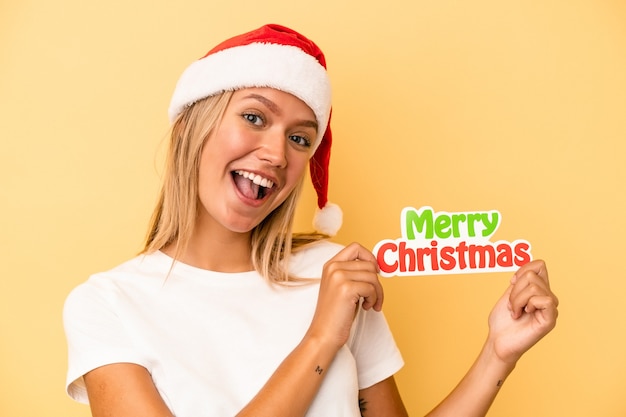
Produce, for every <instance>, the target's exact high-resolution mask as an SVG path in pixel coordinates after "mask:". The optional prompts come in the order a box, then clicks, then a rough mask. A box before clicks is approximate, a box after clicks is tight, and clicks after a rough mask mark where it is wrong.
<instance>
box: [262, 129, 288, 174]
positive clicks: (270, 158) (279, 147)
mask: <svg viewBox="0 0 626 417" xmlns="http://www.w3.org/2000/svg"><path fill="white" fill-rule="evenodd" d="M260 140H261V142H260V144H259V148H258V150H257V155H258V157H259V159H261V160H263V161H267V162H269V163H270V164H271V165H272V166H275V167H278V168H285V167H286V166H287V137H286V136H285V134H284V133H282V132H271V131H267V132H265V134H264V135H263V137H262V138H261V139H260Z"/></svg>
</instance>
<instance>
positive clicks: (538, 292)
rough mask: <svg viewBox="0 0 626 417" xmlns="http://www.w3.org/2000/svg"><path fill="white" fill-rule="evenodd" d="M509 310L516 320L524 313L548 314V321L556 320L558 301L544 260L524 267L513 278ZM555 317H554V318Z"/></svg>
mask: <svg viewBox="0 0 626 417" xmlns="http://www.w3.org/2000/svg"><path fill="white" fill-rule="evenodd" d="M511 284H512V288H511V292H510V295H509V308H510V310H511V315H512V317H513V318H514V319H517V318H519V317H521V316H522V314H523V313H524V312H526V313H530V314H532V313H535V312H536V311H537V310H542V311H545V312H546V315H547V317H546V319H552V318H556V314H557V313H556V307H557V306H558V299H557V298H556V296H555V295H554V294H553V293H552V290H551V289H550V283H549V280H548V270H547V268H546V264H545V262H544V261H542V260H536V261H533V262H529V263H528V264H526V265H524V266H522V267H521V268H520V269H519V270H518V271H517V272H516V273H515V274H514V275H513V277H512V278H511ZM552 316H554V317H552Z"/></svg>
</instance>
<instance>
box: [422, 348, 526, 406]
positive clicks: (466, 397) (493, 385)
mask: <svg viewBox="0 0 626 417" xmlns="http://www.w3.org/2000/svg"><path fill="white" fill-rule="evenodd" d="M514 368H515V364H514V363H511V364H510V363H505V362H503V361H501V360H500V359H499V358H498V357H497V355H496V354H495V353H494V350H493V345H492V344H490V343H489V342H487V343H486V344H485V346H484V347H483V349H482V351H481V352H480V355H479V356H478V358H477V359H476V361H475V362H474V364H473V365H472V367H471V368H470V370H469V371H468V372H467V374H466V375H465V376H464V377H463V379H462V380H461V381H460V382H459V384H458V385H457V386H456V387H455V388H454V390H453V391H452V392H451V393H450V394H449V395H448V396H447V397H446V398H445V399H444V400H443V401H442V402H441V403H440V404H439V405H438V406H437V407H435V408H434V409H433V410H432V411H431V412H430V413H429V414H428V416H430V417H444V416H445V417H447V416H455V417H458V416H464V417H478V416H485V415H486V414H487V411H488V410H489V407H490V406H491V404H492V403H493V400H494V399H495V397H496V395H497V394H498V392H499V391H500V388H501V386H502V384H503V383H504V381H505V379H506V378H507V376H508V375H509V374H510V373H511V372H512V371H513V369H514Z"/></svg>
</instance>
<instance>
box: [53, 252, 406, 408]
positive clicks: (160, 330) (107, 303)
mask: <svg viewBox="0 0 626 417" xmlns="http://www.w3.org/2000/svg"><path fill="white" fill-rule="evenodd" d="M340 249H341V246H339V245H336V244H332V243H328V242H322V243H319V244H316V245H314V246H313V247H311V248H309V249H306V250H304V251H302V252H300V253H298V254H296V255H294V256H293V257H292V258H293V259H292V262H291V265H290V270H291V271H292V272H293V273H294V274H296V275H297V276H302V277H319V276H321V271H322V267H323V264H324V263H325V262H326V261H327V260H328V259H330V258H331V257H332V256H334V255H335V254H336V253H337V252H338V251H339V250H340ZM318 291H319V285H318V284H317V283H314V284H307V285H297V286H288V287H287V286H280V285H271V284H269V283H268V282H267V280H265V279H264V278H262V277H261V276H260V275H259V274H258V273H256V272H243V273H218V272H212V271H207V270H203V269H199V268H195V267H192V266H189V265H185V264H182V263H180V262H176V263H175V264H174V266H173V267H172V258H170V257H168V256H167V255H165V254H164V253H162V252H155V253H153V254H149V255H141V256H138V257H136V258H134V259H132V260H130V261H128V262H126V263H124V264H122V265H120V266H118V267H116V268H114V269H112V270H110V271H108V272H104V273H99V274H95V275H93V276H91V277H90V278H89V280H88V281H87V282H85V283H83V284H81V285H79V286H78V287H76V288H75V289H74V290H73V291H72V292H71V293H70V295H69V296H68V298H67V300H66V303H65V309H64V324H65V331H66V335H67V340H68V354H69V369H68V373H67V392H68V394H69V395H70V396H71V397H72V398H74V399H75V400H77V401H80V402H84V403H87V402H88V399H87V393H86V390H85V385H84V382H83V379H82V376H83V375H84V374H85V373H87V372H89V371H90V370H93V369H95V368H97V367H99V366H102V365H106V364H111V363H120V362H128V363H135V364H138V365H141V366H143V367H145V368H146V369H147V370H148V371H149V372H150V374H151V375H152V379H153V380H154V383H155V385H156V387H157V389H158V391H159V393H160V394H161V396H162V397H163V399H164V401H165V402H166V404H167V405H168V407H169V408H170V410H171V411H172V413H173V414H174V415H176V416H177V417H203V416H206V417H209V416H220V417H223V416H232V415H235V414H236V413H237V412H239V411H240V410H241V409H242V408H243V407H244V406H245V405H246V404H247V403H248V402H249V401H250V400H251V399H252V398H253V397H254V395H255V394H256V393H257V392H258V391H259V390H260V389H261V388H262V386H263V385H264V384H265V382H266V381H267V380H268V379H269V377H270V376H271V375H272V374H273V373H274V371H275V370H276V368H277V367H278V366H279V365H280V363H281V362H282V361H283V360H284V358H285V357H286V356H287V355H288V354H289V353H290V352H291V351H292V350H293V349H294V348H295V347H296V345H297V344H298V343H299V342H300V341H301V340H302V337H303V336H304V334H305V332H306V330H307V329H308V327H309V325H310V323H311V320H312V317H313V313H314V311H315V306H316V302H317V296H318ZM359 310H360V312H359V314H358V315H357V318H356V319H355V323H354V325H353V328H352V334H351V337H350V340H349V341H348V343H347V344H346V346H344V347H343V348H342V349H341V350H340V351H339V352H338V354H337V356H336V358H335V360H334V361H333V363H332V365H331V366H330V367H329V369H327V370H325V375H326V376H325V378H324V381H323V383H322V386H321V388H320V390H319V393H318V395H317V396H316V398H315V400H314V402H313V403H312V405H311V407H310V408H309V411H308V413H307V416H308V417H314V416H319V417H329V416H333V417H339V416H355V417H356V416H360V412H359V407H358V390H359V389H362V388H366V387H368V386H371V385H373V384H375V383H377V382H380V381H382V380H383V379H385V378H387V377H389V376H391V375H393V374H394V373H396V372H397V371H398V370H399V369H400V368H401V367H402V365H403V361H402V358H401V355H400V353H399V351H398V349H397V347H396V344H395V342H394V340H393V337H392V335H391V333H390V331H389V327H388V326H387V322H386V321H385V318H384V316H383V314H382V313H378V312H375V311H373V310H370V311H367V312H366V311H363V310H362V309H359Z"/></svg>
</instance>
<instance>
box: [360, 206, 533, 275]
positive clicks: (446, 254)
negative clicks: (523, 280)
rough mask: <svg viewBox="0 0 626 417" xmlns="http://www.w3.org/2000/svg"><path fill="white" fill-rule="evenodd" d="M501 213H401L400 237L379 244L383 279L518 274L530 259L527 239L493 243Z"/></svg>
mask: <svg viewBox="0 0 626 417" xmlns="http://www.w3.org/2000/svg"><path fill="white" fill-rule="evenodd" d="M501 222H502V215H501V214H500V212H499V211H497V210H488V211H466V212H454V213H449V212H446V211H439V212H437V211H435V210H434V209H433V208H432V207H429V206H424V207H421V208H419V209H415V208H413V207H406V208H404V209H403V210H402V213H401V215H400V229H401V234H402V236H401V237H400V238H398V239H395V240H392V239H385V240H382V241H380V242H378V243H377V244H376V246H375V247H374V250H373V252H374V255H375V256H376V258H377V260H378V266H379V267H380V274H381V276H383V277H391V276H417V275H440V274H467V273H479V272H503V271H515V270H517V269H518V268H519V267H520V266H522V265H524V264H526V263H528V262H530V261H531V260H532V254H531V251H530V250H531V246H530V243H529V242H528V241H526V240H523V239H516V240H514V241H512V242H510V241H507V240H498V241H496V242H492V241H491V237H492V236H493V235H494V233H495V232H496V230H498V227H499V226H500V223H501Z"/></svg>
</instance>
